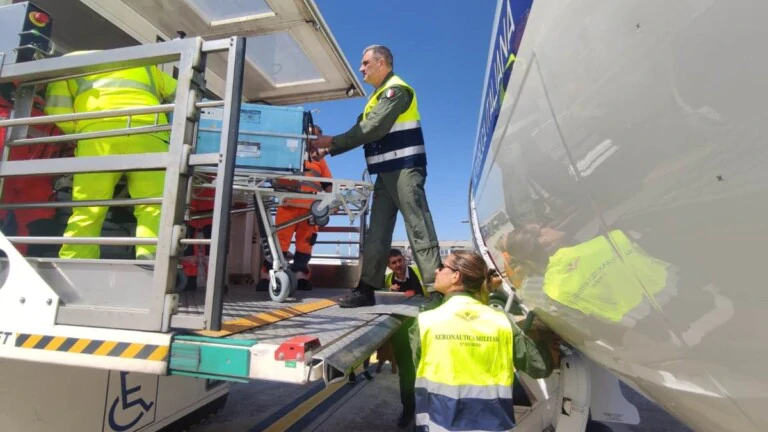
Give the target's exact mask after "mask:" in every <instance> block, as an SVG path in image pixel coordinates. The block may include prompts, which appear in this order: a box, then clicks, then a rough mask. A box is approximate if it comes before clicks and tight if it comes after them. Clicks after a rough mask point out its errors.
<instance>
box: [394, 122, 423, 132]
mask: <svg viewBox="0 0 768 432" xmlns="http://www.w3.org/2000/svg"><path fill="white" fill-rule="evenodd" d="M420 127H421V120H413V121H406V122H401V123H395V124H394V125H392V129H390V130H389V133H392V132H399V131H404V130H410V129H418V128H420Z"/></svg>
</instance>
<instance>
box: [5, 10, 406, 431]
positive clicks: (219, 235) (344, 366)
mask: <svg viewBox="0 0 768 432" xmlns="http://www.w3.org/2000/svg"><path fill="white" fill-rule="evenodd" d="M158 3H162V2H158ZM304 6H305V7H307V8H308V9H307V10H308V11H310V12H311V13H312V14H314V15H313V16H314V17H315V18H316V19H317V21H316V22H315V24H313V25H312V26H313V28H314V30H313V31H318V32H324V33H323V34H324V36H323V37H324V38H325V39H324V40H326V41H332V37H331V36H330V33H329V32H328V30H327V28H326V27H325V25H324V23H323V22H322V18H321V17H320V16H319V13H318V12H317V10H316V7H315V6H314V4H313V3H312V2H304ZM52 21H53V20H52V19H51V17H49V16H48V15H47V14H46V12H45V11H43V10H40V9H38V8H36V7H35V6H34V5H32V4H30V3H20V4H13V5H10V6H5V7H2V8H0V22H2V23H5V24H6V25H4V26H2V27H0V47H2V50H3V51H2V52H0V56H2V57H3V62H2V66H1V69H0V84H3V85H4V84H8V83H13V85H14V86H15V88H16V90H15V94H14V97H13V101H12V102H13V111H12V115H11V118H10V119H8V120H1V121H0V127H1V128H6V132H7V134H6V140H5V142H4V151H3V156H2V160H0V179H6V178H23V177H25V176H39V175H46V176H57V175H68V174H72V173H89V172H110V171H111V172H125V171H132V170H164V171H165V188H164V194H163V196H162V197H158V198H144V199H113V200H106V201H80V202H72V201H70V202H36V203H25V204H9V203H5V204H0V209H4V210H14V209H25V208H51V207H54V208H56V207H65V206H66V207H73V206H94V205H108V206H113V207H114V206H125V207H130V206H133V205H136V204H154V205H159V206H161V229H160V232H159V235H158V237H157V238H138V237H87V238H85V237H83V238H64V237H60V236H35V237H31V236H6V235H5V234H4V233H2V234H0V250H1V251H2V253H3V255H4V257H3V258H2V260H0V278H1V280H0V380H2V383H3V384H2V388H3V391H0V425H2V429H3V430H9V431H11V430H12V431H92V430H105V431H139V430H142V431H145V430H159V429H161V428H163V427H165V426H168V425H170V424H173V423H175V422H178V421H187V420H190V419H191V420H194V418H195V417H196V416H199V415H203V414H205V413H206V412H209V411H210V410H214V409H216V408H218V407H220V406H222V405H223V404H224V403H225V401H226V398H227V395H228V392H229V384H228V382H229V381H248V380H271V381H280V382H288V383H306V382H309V381H315V380H324V381H325V382H327V383H330V382H333V381H335V380H340V379H344V377H345V376H346V375H348V374H349V373H350V372H351V371H352V370H353V369H354V368H355V367H357V366H358V365H360V364H362V363H363V361H364V360H365V359H367V358H369V357H370V355H371V354H372V353H373V352H374V351H375V350H376V349H377V348H378V347H379V346H380V345H381V344H382V343H383V342H384V341H386V340H387V339H388V338H389V336H390V335H391V334H392V333H393V332H394V331H395V330H396V329H397V328H398V326H399V323H400V321H399V320H398V319H396V318H395V317H393V316H392V315H391V314H393V313H401V314H413V313H415V310H416V309H417V306H418V305H417V304H415V302H414V301H407V300H406V299H405V298H403V297H394V296H386V297H385V298H383V299H382V302H381V303H382V304H381V305H379V306H377V307H374V308H367V309H366V310H359V309H352V310H349V309H340V308H338V306H336V305H335V302H334V301H333V300H332V298H336V297H338V296H340V295H343V294H344V291H343V290H338V289H337V290H319V289H316V290H314V291H312V292H311V293H307V294H305V293H303V292H302V293H291V292H290V291H291V289H290V288H291V286H292V284H293V282H292V281H290V280H288V281H287V282H288V286H287V287H286V286H285V282H286V280H285V279H284V278H283V277H282V276H275V279H280V280H281V283H282V284H283V285H282V286H277V283H273V288H274V289H273V290H272V291H273V292H272V293H270V294H267V293H257V292H255V291H254V289H253V286H230V287H229V289H227V290H225V286H226V285H227V251H228V249H229V248H228V246H229V244H228V243H229V241H230V219H231V216H232V215H231V212H232V211H233V210H232V209H233V202H238V201H244V202H247V203H248V205H246V209H247V208H248V206H250V207H251V208H253V209H254V210H255V209H258V216H259V217H260V219H261V221H262V223H264V222H265V221H266V222H267V223H266V224H265V226H269V224H271V222H270V221H271V219H270V215H269V213H270V209H269V205H266V204H267V203H271V204H270V205H272V204H275V203H276V202H279V201H278V200H279V199H281V197H283V196H285V195H280V193H278V192H276V191H275V190H274V188H272V187H271V186H270V184H269V182H268V181H267V180H268V179H270V178H273V177H274V175H273V174H265V173H264V172H259V171H258V170H256V171H255V172H247V173H246V172H242V171H239V170H238V169H236V159H237V149H238V141H239V138H238V134H239V132H240V128H239V117H240V116H239V113H240V112H241V95H242V94H243V92H244V70H245V69H246V67H245V66H246V56H247V52H246V37H245V36H233V37H221V38H212V37H208V38H206V39H204V38H202V37H195V36H191V35H190V36H188V37H187V38H184V39H175V40H171V41H168V42H161V43H154V44H147V45H139V46H131V47H124V48H116V49H108V50H102V51H98V52H92V53H88V54H82V55H77V56H66V57H53V58H46V57H47V56H48V54H50V53H51V52H53V51H54V47H53V46H52V44H51V40H50V39H51V35H50V33H46V31H48V32H49V31H50V27H48V26H51V25H52ZM41 22H42V23H43V25H42V26H39V25H38V24H39V23H41ZM297 22H298V21H297ZM10 23H15V24H14V25H11V24H10ZM30 23H31V24H30ZM299 24H300V25H308V24H306V23H303V22H302V23H299ZM30 25H31V26H32V27H34V28H33V29H31V30H29V29H27V28H28V27H29V26H30ZM46 27H48V30H46V29H45V28H46ZM20 33H21V34H22V38H21V42H19V40H20V38H19V34H20ZM54 39H55V38H54ZM9 41H10V42H9ZM26 50H30V52H31V53H33V55H31V56H29V58H27V59H23V58H22V56H16V57H14V56H13V54H12V53H23V52H26ZM172 62H178V63H177V66H176V67H177V68H178V87H177V91H176V98H175V101H174V103H172V104H163V105H159V106H151V107H141V108H131V109H121V110H112V111H103V112H97V113H76V114H67V115H58V116H36V117H33V116H31V109H32V101H33V98H34V95H35V88H36V86H41V85H45V84H46V83H49V82H53V81H58V80H62V79H69V78H73V77H79V76H86V75H90V74H94V73H99V72H105V71H110V70H115V69H120V68H129V67H140V66H145V65H154V64H164V63H172ZM216 62H218V63H216ZM213 64H219V65H220V66H222V69H223V72H224V73H223V77H222V80H221V81H220V82H219V86H220V89H221V90H222V95H223V96H222V100H220V101H204V100H203V98H204V97H207V94H208V93H209V92H208V89H207V87H206V86H207V80H208V78H209V77H208V75H209V74H210V73H211V71H210V69H209V68H208V67H207V66H210V65H213ZM347 67H348V65H347ZM210 78H211V81H215V80H214V79H213V78H212V77H210ZM216 82H218V81H216ZM358 87H359V86H358ZM352 90H355V89H352ZM347 93H349V92H347ZM352 93H354V92H352ZM350 96H351V94H350ZM214 107H218V108H220V109H221V125H222V127H221V130H220V140H219V148H218V150H217V151H216V152H213V153H201V152H198V151H197V148H196V144H197V138H198V129H199V123H200V113H201V110H203V109H209V108H214ZM169 113H172V115H173V117H172V121H171V122H170V123H169V124H167V125H164V124H155V125H151V126H139V127H132V126H131V125H130V124H126V127H125V128H123V129H119V130H112V131H106V132H97V133H80V134H75V135H69V136H53V137H30V134H29V133H28V132H29V128H30V127H34V126H37V125H44V124H53V123H56V122H62V121H76V120H83V119H94V118H103V117H109V116H113V117H114V116H128V117H130V116H132V115H138V114H156V115H160V114H169ZM161 131H168V132H170V142H169V149H168V153H164V154H157V153H155V154H135V155H119V156H104V157H81V158H74V157H64V158H57V159H39V160H9V153H10V149H11V148H14V147H19V146H29V145H37V144H41V143H45V144H53V145H55V144H61V143H68V142H73V141H78V140H82V139H87V138H98V137H111V136H120V135H135V134H142V133H156V132H161ZM262 132H269V131H262ZM308 138H309V137H308V136H302V137H300V139H301V140H302V143H305V142H306V140H307V139H308ZM297 139H298V138H297ZM200 175H208V176H214V177H215V180H214V181H212V182H210V183H208V184H207V185H206V186H207V187H208V188H210V189H212V190H213V191H214V194H213V195H214V198H213V211H212V213H211V215H210V216H211V217H212V234H211V236H210V238H204V239H200V238H195V239H190V238H186V232H185V230H186V225H185V222H186V219H185V217H188V216H189V212H188V211H187V206H188V205H189V201H190V196H191V192H190V189H191V188H192V187H191V185H192V184H193V183H194V182H195V181H197V180H196V179H198V180H199V176H200ZM289 175H295V173H294V174H289ZM370 188H371V185H370V182H368V181H351V180H350V181H345V180H334V188H333V192H331V193H328V194H327V195H323V196H318V198H319V201H320V203H318V204H317V205H316V206H315V208H314V210H313V213H312V215H311V217H313V218H316V219H323V217H325V215H324V214H323V212H324V209H325V210H327V209H328V208H330V207H332V206H342V207H344V208H345V211H344V212H342V214H346V215H347V216H349V217H351V218H352V219H353V220H354V217H359V218H361V219H364V216H365V211H366V208H367V207H366V206H367V193H368V192H367V191H370ZM254 196H256V198H255V200H254ZM361 222H362V223H361V224H360V227H359V228H358V227H351V229H352V231H355V232H357V233H359V234H360V235H361V237H362V235H364V221H361ZM322 223H323V222H321V224H322ZM273 228H274V227H273ZM330 228H334V227H330V226H326V227H325V229H327V230H328V231H334V230H332V229H330ZM272 233H273V232H272ZM267 241H269V242H274V236H272V235H269V236H267ZM359 242H360V244H362V239H360V240H359ZM63 243H79V244H100V245H128V246H131V245H132V246H135V245H142V244H146V245H156V246H157V254H156V259H155V261H154V262H153V261H149V262H148V261H135V260H117V259H100V260H86V259H83V260H64V259H59V258H32V257H25V256H22V254H21V253H19V251H18V250H17V249H16V247H15V246H14V245H15V244H53V245H60V244H63ZM191 245H204V246H208V247H209V249H210V252H209V263H208V264H209V265H208V272H207V275H206V281H205V287H204V289H202V290H198V291H196V292H184V293H179V292H177V284H176V278H177V276H178V274H177V268H178V266H179V261H180V259H181V258H182V253H183V249H184V248H185V247H189V246H191ZM270 250H272V251H274V245H271V246H270ZM276 262H277V264H275V266H274V268H273V274H274V272H278V274H281V273H279V272H280V271H284V269H285V263H284V262H282V261H280V260H276ZM282 274H285V273H282ZM286 288H288V289H287V294H286V293H285V290H286ZM270 296H271V297H272V298H270ZM274 300H277V301H274Z"/></svg>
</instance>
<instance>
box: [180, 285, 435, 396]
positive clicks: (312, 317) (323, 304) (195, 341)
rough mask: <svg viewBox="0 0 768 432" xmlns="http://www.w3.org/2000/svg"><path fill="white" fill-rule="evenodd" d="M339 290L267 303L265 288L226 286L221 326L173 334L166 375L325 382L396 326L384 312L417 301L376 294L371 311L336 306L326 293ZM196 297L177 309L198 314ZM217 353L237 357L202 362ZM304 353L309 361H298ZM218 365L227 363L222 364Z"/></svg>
mask: <svg viewBox="0 0 768 432" xmlns="http://www.w3.org/2000/svg"><path fill="white" fill-rule="evenodd" d="M346 292H348V291H347V290H343V289H316V290H314V291H311V292H299V293H298V294H297V296H296V298H295V300H294V301H293V302H291V303H277V302H273V301H270V299H269V295H268V294H267V293H266V292H255V291H254V290H253V288H252V287H246V286H239V287H233V288H231V289H230V290H229V291H228V293H227V294H225V307H224V311H223V317H224V320H223V325H222V330H220V331H217V332H213V331H205V330H202V331H197V332H193V333H191V334H187V335H185V336H181V337H180V336H176V337H174V340H173V343H172V346H171V358H170V370H169V373H170V374H178V375H191V376H200V377H215V378H226V379H232V380H243V379H248V378H250V379H265V380H273V381H274V380H278V381H287V382H293V383H305V382H307V381H314V380H317V379H320V378H322V379H324V380H325V381H326V382H332V381H333V380H335V379H337V378H340V377H343V376H345V375H346V374H348V373H349V372H350V371H351V370H352V369H353V368H354V367H356V366H358V365H360V364H361V363H362V362H363V361H364V360H365V359H367V358H368V357H370V355H371V353H372V352H374V351H375V350H376V349H377V348H378V347H379V346H380V345H381V344H382V343H383V342H384V341H386V340H387V339H388V338H389V337H390V336H391V335H392V333H394V332H395V330H397V329H398V328H399V326H400V321H399V320H398V319H397V318H395V317H392V316H390V315H389V313H390V312H397V313H398V314H401V315H415V314H416V313H417V311H418V306H419V305H420V304H421V301H422V300H421V298H414V297H411V298H407V297H404V296H402V295H393V294H389V293H379V294H378V295H377V302H378V304H379V305H381V306H376V307H375V309H374V308H363V309H342V308H339V307H338V306H337V305H336V304H335V302H334V301H333V299H335V298H338V297H340V296H342V295H344V294H345V293H346ZM202 298H203V293H182V295H181V298H180V303H181V307H180V310H181V311H183V312H186V313H189V314H194V313H201V312H202V308H201V307H200V306H199V305H198V304H197V303H198V302H199V301H201V300H202ZM369 309H370V310H369ZM315 338H316V339H315ZM222 347H223V348H222ZM222 350H223V352H224V354H222ZM221 355H223V356H225V357H227V358H229V359H232V358H238V359H240V360H239V361H229V362H227V361H225V362H219V361H208V359H211V358H216V357H219V356H221ZM206 357H207V358H206ZM307 357H311V361H306V362H305V361H304V360H305V359H306V358H307ZM245 359H249V361H244V360H245ZM222 364H226V365H227V367H226V368H221V365H222Z"/></svg>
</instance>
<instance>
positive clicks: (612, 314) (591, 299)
mask: <svg viewBox="0 0 768 432" xmlns="http://www.w3.org/2000/svg"><path fill="white" fill-rule="evenodd" d="M609 236H610V241H609V239H608V238H606V237H605V236H599V237H596V238H594V239H592V240H590V241H588V242H585V243H581V244H578V245H575V246H571V247H566V248H561V249H560V250H558V251H557V252H556V253H555V254H554V255H552V256H551V257H550V258H549V265H548V266H547V271H546V273H545V274H544V287H543V288H544V292H545V293H546V294H547V296H548V297H550V298H551V299H553V300H555V301H557V302H558V303H562V304H564V305H566V306H568V307H570V308H573V309H578V310H579V311H581V312H583V313H584V314H586V315H592V316H595V317H598V318H602V319H604V320H607V321H611V322H617V321H620V320H621V319H622V317H624V315H625V314H626V313H627V312H629V311H631V310H632V309H633V308H635V307H636V306H637V305H639V304H640V302H641V301H642V300H643V297H644V295H646V294H647V295H653V294H656V293H658V292H659V291H661V290H662V289H664V287H665V285H666V280H667V270H666V268H667V264H666V263H664V262H663V261H659V260H657V259H654V258H652V257H650V256H648V255H646V254H645V253H644V252H643V251H641V250H639V248H637V247H636V246H635V245H634V244H633V243H632V241H631V240H630V239H629V238H628V237H627V236H626V234H624V233H623V232H621V231H619V230H615V231H611V232H610V233H609Z"/></svg>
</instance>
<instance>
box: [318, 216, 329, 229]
mask: <svg viewBox="0 0 768 432" xmlns="http://www.w3.org/2000/svg"><path fill="white" fill-rule="evenodd" d="M330 221H331V216H330V215H325V216H323V217H321V218H315V225H317V226H321V227H323V226H326V225H328V222H330Z"/></svg>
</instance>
